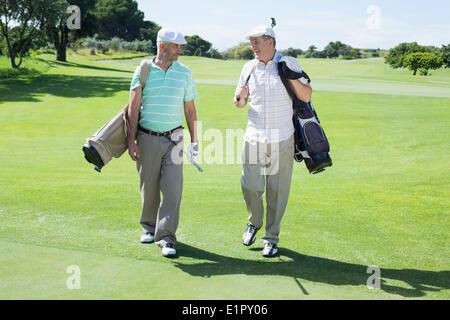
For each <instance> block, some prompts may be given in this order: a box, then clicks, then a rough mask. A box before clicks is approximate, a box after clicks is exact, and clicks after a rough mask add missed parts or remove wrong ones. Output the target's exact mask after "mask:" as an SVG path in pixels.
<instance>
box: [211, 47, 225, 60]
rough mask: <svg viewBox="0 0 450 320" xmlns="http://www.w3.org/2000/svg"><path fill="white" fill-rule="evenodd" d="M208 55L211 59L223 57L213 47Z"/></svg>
mask: <svg viewBox="0 0 450 320" xmlns="http://www.w3.org/2000/svg"><path fill="white" fill-rule="evenodd" d="M209 56H210V57H211V58H213V59H223V55H222V54H221V53H220V52H219V51H218V50H216V49H214V48H213V49H211V50H210V51H209Z"/></svg>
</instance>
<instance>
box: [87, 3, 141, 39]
mask: <svg viewBox="0 0 450 320" xmlns="http://www.w3.org/2000/svg"><path fill="white" fill-rule="evenodd" d="M95 16H96V19H97V24H98V36H99V38H100V39H103V40H105V39H111V38H113V37H118V38H120V39H124V40H126V41H133V40H135V39H138V38H139V36H140V30H141V29H142V28H145V27H146V26H148V25H146V24H145V23H144V13H143V12H142V11H140V10H139V9H138V4H137V2H136V1H135V0H98V2H97V3H96V5H95Z"/></svg>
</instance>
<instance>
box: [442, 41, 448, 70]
mask: <svg viewBox="0 0 450 320" xmlns="http://www.w3.org/2000/svg"><path fill="white" fill-rule="evenodd" d="M441 59H442V62H443V63H444V64H445V66H446V67H447V68H450V44H448V45H442V48H441Z"/></svg>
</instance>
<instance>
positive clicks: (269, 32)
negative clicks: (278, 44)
mask: <svg viewBox="0 0 450 320" xmlns="http://www.w3.org/2000/svg"><path fill="white" fill-rule="evenodd" d="M261 36H269V37H272V38H274V39H275V32H274V31H273V29H272V28H271V27H266V26H258V27H256V28H254V29H253V30H252V31H250V32H249V33H248V34H247V37H246V39H247V40H248V39H250V38H256V37H261Z"/></svg>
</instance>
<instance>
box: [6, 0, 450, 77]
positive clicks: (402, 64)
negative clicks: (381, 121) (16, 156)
mask: <svg viewBox="0 0 450 320" xmlns="http://www.w3.org/2000/svg"><path fill="white" fill-rule="evenodd" d="M70 5H76V6H78V7H79V8H80V12H79V13H80V17H79V19H80V21H81V28H80V29H75V30H70V29H69V27H68V26H67V21H68V19H69V17H70V13H68V12H67V8H68V7H69V6H70ZM160 29H161V26H159V25H158V24H157V23H155V22H153V21H146V20H144V13H143V12H142V11H140V10H139V9H138V4H137V2H136V0H68V1H67V0H2V1H1V3H0V31H1V34H0V55H6V56H8V57H9V59H10V60H11V66H12V67H13V68H19V67H20V65H21V63H22V59H23V57H24V56H25V55H27V54H28V52H29V51H30V50H36V49H39V48H44V49H49V48H50V46H51V47H52V48H54V50H55V51H56V60H58V61H66V58H67V48H69V47H70V48H72V49H73V50H77V49H79V48H89V49H90V50H91V53H92V54H95V52H96V50H97V51H101V52H102V53H106V52H108V51H109V50H110V49H113V50H122V49H123V50H129V51H137V52H145V53H149V54H150V53H155V52H156V36H157V33H158V31H159V30H160ZM185 38H186V41H187V44H185V45H184V46H183V47H182V53H181V54H182V55H187V56H201V57H210V58H215V59H244V60H249V59H253V57H254V55H253V52H252V50H251V48H250V45H249V43H248V42H241V43H239V44H238V45H236V46H234V47H231V48H229V49H227V50H225V51H222V52H219V51H218V50H217V49H214V48H213V45H212V43H211V42H209V41H207V40H205V39H202V38H201V37H200V36H198V35H192V36H185ZM49 44H50V46H49ZM449 51H450V45H444V46H442V48H436V47H432V46H428V47H426V46H420V45H418V44H417V43H415V42H414V43H401V44H399V45H398V46H396V47H395V48H392V49H390V50H389V52H388V54H387V55H386V56H385V62H386V63H388V64H390V65H391V66H392V67H393V68H409V69H411V70H412V71H413V72H414V75H416V73H417V71H419V72H420V73H421V74H423V75H427V74H428V72H429V70H430V69H438V68H440V67H442V66H446V67H449V55H450V53H449ZM381 52H382V50H380V49H357V48H353V47H351V46H350V45H347V44H345V43H342V42H340V41H335V42H330V43H329V44H328V45H327V46H325V48H324V49H323V50H317V47H316V46H314V45H311V46H309V47H308V49H307V50H305V51H303V50H302V49H295V48H292V47H291V48H288V49H286V50H282V51H281V53H282V54H283V55H289V56H293V57H298V56H300V55H301V56H303V57H305V58H330V59H333V58H341V59H361V58H367V57H379V56H380V55H381Z"/></svg>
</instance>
